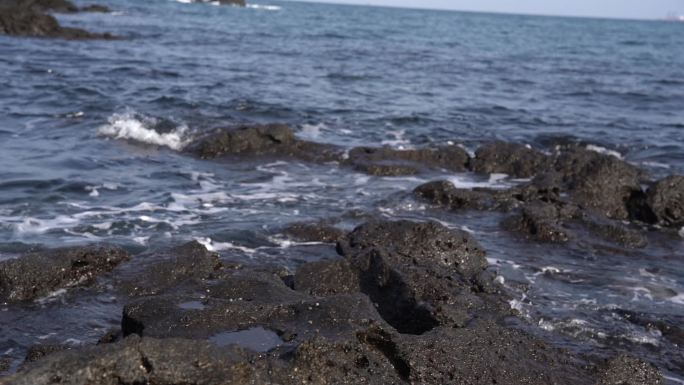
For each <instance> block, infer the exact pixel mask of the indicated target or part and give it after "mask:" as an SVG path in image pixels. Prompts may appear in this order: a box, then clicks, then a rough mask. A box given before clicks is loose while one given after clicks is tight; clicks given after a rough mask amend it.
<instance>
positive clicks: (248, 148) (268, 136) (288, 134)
mask: <svg viewBox="0 0 684 385" xmlns="http://www.w3.org/2000/svg"><path fill="white" fill-rule="evenodd" d="M189 151H191V152H193V153H195V154H196V155H198V156H199V157H201V158H203V159H212V158H218V157H222V156H270V157H287V158H295V159H302V160H306V161H319V162H327V161H335V160H340V159H341V155H342V152H341V150H340V149H339V148H338V147H336V146H333V145H328V144H323V143H315V142H309V141H305V140H300V139H297V138H296V137H295V135H294V132H293V131H292V129H291V128H290V127H288V126H287V125H285V124H266V125H251V126H247V125H245V126H238V127H234V128H227V129H221V130H218V131H217V132H215V133H213V134H211V135H209V136H207V137H204V138H201V139H199V140H198V141H196V142H195V143H194V144H192V145H191V146H190V148H189Z"/></svg>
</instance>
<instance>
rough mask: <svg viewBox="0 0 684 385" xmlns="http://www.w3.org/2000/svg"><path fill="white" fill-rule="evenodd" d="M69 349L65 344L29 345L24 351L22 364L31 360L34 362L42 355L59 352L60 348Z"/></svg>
mask: <svg viewBox="0 0 684 385" xmlns="http://www.w3.org/2000/svg"><path fill="white" fill-rule="evenodd" d="M67 349H69V347H68V346H66V345H59V344H40V345H33V346H31V347H30V348H29V349H28V351H27V352H26V358H25V359H24V363H23V364H22V365H27V364H30V363H31V362H36V361H38V360H40V359H42V358H43V357H46V356H49V355H50V354H53V353H57V352H61V351H62V350H67Z"/></svg>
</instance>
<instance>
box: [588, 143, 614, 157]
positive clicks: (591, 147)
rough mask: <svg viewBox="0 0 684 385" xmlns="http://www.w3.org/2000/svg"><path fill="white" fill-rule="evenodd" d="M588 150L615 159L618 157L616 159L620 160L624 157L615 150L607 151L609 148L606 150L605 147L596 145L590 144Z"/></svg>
mask: <svg viewBox="0 0 684 385" xmlns="http://www.w3.org/2000/svg"><path fill="white" fill-rule="evenodd" d="M586 148H587V150H589V151H594V152H598V153H599V154H604V155H610V156H614V157H616V158H618V159H622V158H623V157H622V154H620V153H619V152H617V151H614V150H610V149H607V148H605V147H601V146H596V145H593V144H588V145H587V147H586Z"/></svg>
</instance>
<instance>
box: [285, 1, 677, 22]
mask: <svg viewBox="0 0 684 385" xmlns="http://www.w3.org/2000/svg"><path fill="white" fill-rule="evenodd" d="M277 1H285V2H290V3H309V4H330V5H341V6H350V7H372V8H392V9H410V10H417V11H444V12H461V13H479V14H487V15H507V16H538V17H558V18H570V19H597V20H624V21H668V19H667V15H668V14H667V13H666V14H665V15H663V16H662V17H659V18H652V17H648V18H646V17H644V18H636V17H622V16H605V15H581V14H579V15H558V14H547V13H526V12H507V11H484V10H474V9H457V8H441V7H430V6H428V7H421V6H406V5H393V4H370V3H367V4H359V3H343V2H340V1H339V0H277Z"/></svg>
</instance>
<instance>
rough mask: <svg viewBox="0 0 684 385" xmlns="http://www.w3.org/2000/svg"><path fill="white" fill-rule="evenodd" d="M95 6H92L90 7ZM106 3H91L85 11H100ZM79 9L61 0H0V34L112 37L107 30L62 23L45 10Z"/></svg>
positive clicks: (70, 37)
mask: <svg viewBox="0 0 684 385" xmlns="http://www.w3.org/2000/svg"><path fill="white" fill-rule="evenodd" d="M92 7H95V8H92ZM105 8H106V7H101V6H91V7H90V8H87V9H84V10H85V11H99V12H102V11H103V9H105ZM78 11H79V9H78V7H76V6H75V5H74V4H72V3H70V2H68V1H63V0H47V1H42V0H41V1H38V0H37V1H30V0H7V1H3V2H0V34H4V35H10V36H22V37H49V38H62V39H68V40H88V39H115V37H114V36H112V35H111V34H108V33H103V34H100V33H92V32H88V31H86V30H83V29H80V28H69V27H62V26H61V25H60V24H59V22H58V21H57V19H55V17H54V16H52V15H50V14H47V13H46V12H62V13H74V12H78Z"/></svg>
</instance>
